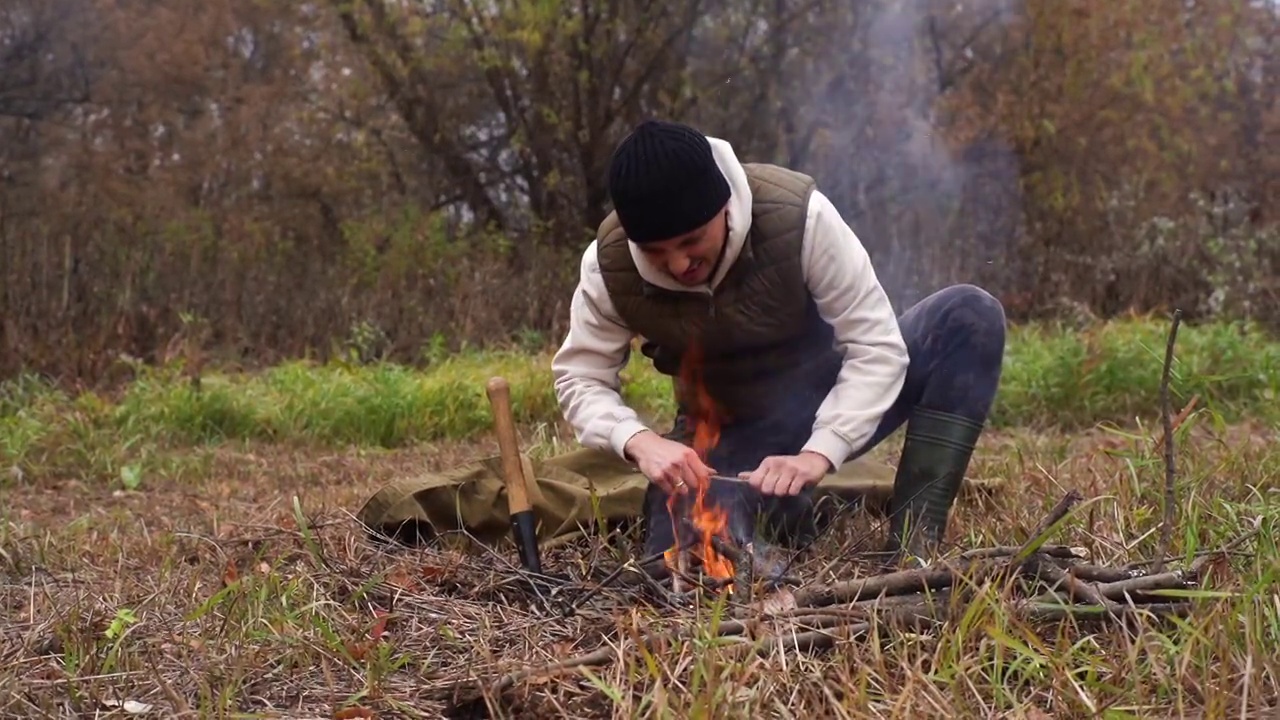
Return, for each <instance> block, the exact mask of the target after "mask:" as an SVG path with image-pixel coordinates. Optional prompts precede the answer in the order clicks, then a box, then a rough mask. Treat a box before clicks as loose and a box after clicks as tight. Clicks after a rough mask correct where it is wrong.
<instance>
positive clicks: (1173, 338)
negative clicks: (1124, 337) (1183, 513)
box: [1151, 309, 1182, 575]
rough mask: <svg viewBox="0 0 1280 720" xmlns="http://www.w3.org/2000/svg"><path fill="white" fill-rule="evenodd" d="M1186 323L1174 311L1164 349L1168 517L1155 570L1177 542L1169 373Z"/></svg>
mask: <svg viewBox="0 0 1280 720" xmlns="http://www.w3.org/2000/svg"><path fill="white" fill-rule="evenodd" d="M1181 323H1182V311H1181V310H1178V309H1175V310H1174V311H1173V325H1172V326H1170V328H1169V342H1168V344H1166V345H1165V349H1164V372H1162V373H1161V374H1160V415H1161V417H1162V418H1163V420H1164V521H1163V522H1161V523H1160V545H1159V552H1158V553H1157V554H1156V561H1155V564H1154V565H1153V566H1152V568H1151V573H1152V574H1153V575H1154V574H1157V573H1159V572H1160V571H1161V570H1163V569H1164V560H1165V558H1166V557H1167V556H1168V555H1169V546H1170V545H1171V544H1172V543H1173V521H1174V519H1175V514H1176V509H1177V502H1178V498H1177V495H1176V493H1175V487H1174V483H1175V481H1176V478H1177V475H1176V469H1175V466H1174V461H1173V409H1172V407H1171V406H1170V402H1169V376H1170V375H1172V374H1173V346H1174V343H1175V342H1177V340H1178V325H1180V324H1181Z"/></svg>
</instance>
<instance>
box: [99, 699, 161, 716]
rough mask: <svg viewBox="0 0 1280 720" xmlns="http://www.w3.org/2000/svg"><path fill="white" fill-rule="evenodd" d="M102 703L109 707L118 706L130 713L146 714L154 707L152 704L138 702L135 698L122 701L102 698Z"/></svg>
mask: <svg viewBox="0 0 1280 720" xmlns="http://www.w3.org/2000/svg"><path fill="white" fill-rule="evenodd" d="M102 704H103V705H104V706H106V707H109V708H120V709H122V710H124V711H125V712H126V713H128V714H130V715H146V714H147V713H149V712H151V711H152V710H153V709H155V708H154V706H153V705H149V704H147V703H144V702H138V701H137V700H125V701H124V702H120V701H119V700H103V701H102Z"/></svg>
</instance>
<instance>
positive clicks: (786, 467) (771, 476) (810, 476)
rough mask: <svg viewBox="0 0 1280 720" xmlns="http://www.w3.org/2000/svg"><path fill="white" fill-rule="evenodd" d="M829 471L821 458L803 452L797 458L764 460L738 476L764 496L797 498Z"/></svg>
mask: <svg viewBox="0 0 1280 720" xmlns="http://www.w3.org/2000/svg"><path fill="white" fill-rule="evenodd" d="M830 469H831V463H830V462H828V461H827V459H826V458H825V457H823V456H822V455H819V454H818V453H815V452H809V451H804V452H802V453H800V454H799V455H774V456H771V457H767V458H765V459H764V462H762V463H760V467H758V468H756V469H755V471H754V472H749V473H741V474H740V475H739V476H738V477H740V478H742V479H743V480H746V481H747V482H749V483H751V485H752V487H754V488H756V489H757V490H759V491H760V492H761V493H763V494H765V495H799V494H800V491H801V490H804V489H805V487H807V486H809V485H813V484H815V483H817V482H818V481H819V480H821V479H822V476H823V475H826V474H827V471H828V470H830Z"/></svg>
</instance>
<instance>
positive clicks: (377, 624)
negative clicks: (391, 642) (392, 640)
mask: <svg viewBox="0 0 1280 720" xmlns="http://www.w3.org/2000/svg"><path fill="white" fill-rule="evenodd" d="M373 616H374V617H375V618H377V620H375V621H374V622H373V627H371V628H369V637H370V638H372V639H373V640H374V642H377V641H378V640H379V639H381V638H382V634H383V633H385V632H386V631H387V611H386V610H379V609H377V608H374V610H373Z"/></svg>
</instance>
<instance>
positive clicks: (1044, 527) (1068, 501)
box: [1010, 490, 1084, 564]
mask: <svg viewBox="0 0 1280 720" xmlns="http://www.w3.org/2000/svg"><path fill="white" fill-rule="evenodd" d="M1083 499H1084V498H1083V497H1082V496H1081V495H1080V493H1079V492H1078V491H1076V490H1070V491H1068V492H1067V494H1066V495H1063V496H1062V499H1061V500H1059V501H1058V504H1057V505H1054V506H1053V509H1051V510H1050V511H1049V514H1048V515H1046V516H1045V518H1044V520H1041V521H1040V527H1038V528H1036V531H1035V532H1034V533H1032V534H1031V537H1029V538H1027V541H1026V542H1025V543H1023V544H1022V547H1020V548H1018V551H1017V552H1016V553H1014V554H1013V559H1012V560H1011V561H1010V562H1012V563H1014V564H1021V563H1022V562H1023V561H1024V560H1026V559H1027V558H1028V557H1030V556H1031V554H1032V553H1034V552H1035V551H1036V549H1037V545H1036V544H1037V543H1040V544H1043V541H1044V537H1045V535H1046V534H1047V533H1048V532H1049V529H1050V528H1052V527H1053V526H1054V525H1055V524H1057V522H1058V521H1059V520H1061V519H1062V518H1064V517H1066V516H1067V513H1069V512H1071V508H1073V507H1075V506H1076V504H1077V503H1079V502H1080V501H1081V500H1083Z"/></svg>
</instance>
